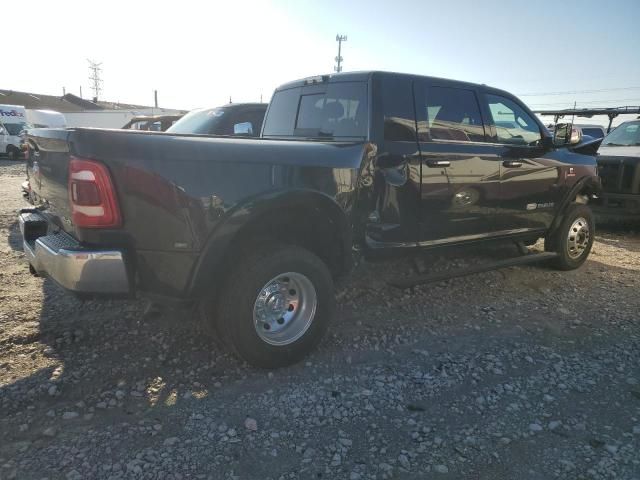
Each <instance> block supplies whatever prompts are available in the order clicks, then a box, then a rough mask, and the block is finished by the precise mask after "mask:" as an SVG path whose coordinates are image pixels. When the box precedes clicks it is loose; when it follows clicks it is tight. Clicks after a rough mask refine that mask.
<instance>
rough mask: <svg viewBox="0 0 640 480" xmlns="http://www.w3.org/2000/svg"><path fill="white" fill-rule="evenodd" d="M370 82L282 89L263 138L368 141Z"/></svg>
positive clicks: (271, 110) (272, 103) (265, 126)
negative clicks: (368, 85)
mask: <svg viewBox="0 0 640 480" xmlns="http://www.w3.org/2000/svg"><path fill="white" fill-rule="evenodd" d="M368 103H369V102H368V89H367V83H366V82H347V81H345V82H327V83H321V84H313V85H305V86H302V87H292V88H287V89H282V90H278V91H276V92H275V93H274V95H273V98H272V100H271V104H270V106H269V110H268V111H267V116H266V118H265V122H264V129H263V132H262V136H263V137H266V138H269V137H294V138H306V139H322V140H366V138H367V135H368V127H369V126H368V120H369V105H368Z"/></svg>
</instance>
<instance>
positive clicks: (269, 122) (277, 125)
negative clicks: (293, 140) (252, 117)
mask: <svg viewBox="0 0 640 480" xmlns="http://www.w3.org/2000/svg"><path fill="white" fill-rule="evenodd" d="M300 90H301V89H300V88H290V89H288V90H280V91H278V92H276V93H274V94H273V98H272V99H271V103H270V104H269V110H268V113H267V118H266V120H265V122H266V123H265V126H264V135H267V136H268V135H274V136H291V135H293V126H294V123H295V121H296V112H297V111H298V100H299V98H300Z"/></svg>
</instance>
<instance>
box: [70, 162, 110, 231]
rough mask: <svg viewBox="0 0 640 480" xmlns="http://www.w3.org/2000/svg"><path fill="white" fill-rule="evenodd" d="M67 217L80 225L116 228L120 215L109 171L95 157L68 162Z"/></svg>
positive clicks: (76, 224) (82, 226) (81, 226)
mask: <svg viewBox="0 0 640 480" xmlns="http://www.w3.org/2000/svg"><path fill="white" fill-rule="evenodd" d="M69 201H70V203H71V218H72V220H73V223H74V225H75V226H76V227H80V228H118V227H120V226H121V225H122V216H121V215H120V208H119V207H118V199H117V197H116V191H115V188H113V182H112V181H111V175H110V174H109V170H107V167H105V166H104V165H103V164H102V163H100V162H96V161H95V160H85V159H83V158H76V157H71V160H70V161H69Z"/></svg>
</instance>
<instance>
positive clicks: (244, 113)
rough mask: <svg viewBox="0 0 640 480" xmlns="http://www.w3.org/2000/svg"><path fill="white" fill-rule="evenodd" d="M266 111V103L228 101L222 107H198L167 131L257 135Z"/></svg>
mask: <svg viewBox="0 0 640 480" xmlns="http://www.w3.org/2000/svg"><path fill="white" fill-rule="evenodd" d="M266 111H267V104H266V103H230V104H228V105H224V106H222V107H216V108H200V109H197V110H192V111H191V112H189V113H187V114H186V115H185V116H184V117H182V118H181V119H180V120H178V121H177V122H176V123H174V124H173V125H172V126H171V128H169V129H168V130H167V133H191V134H199V135H242V136H248V137H257V136H259V135H260V130H261V129H262V121H263V120H264V114H265V112H266Z"/></svg>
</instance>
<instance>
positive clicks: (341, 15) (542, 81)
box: [0, 0, 640, 121]
mask: <svg viewBox="0 0 640 480" xmlns="http://www.w3.org/2000/svg"><path fill="white" fill-rule="evenodd" d="M28 10H29V11H28V12H23V13H22V14H20V16H21V19H20V20H21V21H12V22H6V23H5V22H3V34H2V35H3V36H5V38H7V39H11V41H10V42H8V43H7V44H5V46H9V47H10V50H11V51H12V53H10V54H9V55H8V57H7V56H5V61H3V68H2V70H3V71H2V73H0V88H2V89H13V90H20V91H27V92H31V93H41V94H54V95H56V94H59V95H62V91H63V87H64V88H66V91H67V92H71V93H75V94H79V90H80V86H82V91H83V95H84V97H85V98H89V97H91V96H92V92H91V89H90V81H89V79H88V77H89V69H88V62H87V59H91V60H94V61H97V62H101V63H102V69H103V70H102V79H103V91H102V93H101V95H100V98H101V99H103V100H109V101H117V102H122V103H135V104H142V105H153V91H154V90H158V100H159V105H160V106H161V107H167V108H179V109H191V108H196V107H212V106H217V105H222V104H225V103H227V102H228V101H229V98H231V99H232V101H233V102H245V101H259V100H260V98H262V99H263V100H264V101H268V100H269V98H270V97H271V94H272V92H273V90H274V88H276V87H277V86H278V85H279V84H282V83H284V82H287V81H290V80H293V79H297V78H302V77H306V76H311V75H318V74H325V73H331V72H332V71H333V67H334V65H335V61H334V57H335V56H336V54H337V42H336V41H335V37H336V34H338V33H340V34H344V35H347V38H348V40H347V41H346V42H345V43H344V44H343V52H342V56H343V58H344V63H343V67H344V71H356V70H388V71H400V72H408V73H415V74H421V75H433V76H439V77H445V78H454V79H459V80H466V81H471V82H477V83H486V84H488V85H491V86H494V87H498V88H503V89H505V90H508V91H510V92H512V93H515V94H516V95H518V96H520V97H521V98H522V100H523V101H525V102H526V103H527V104H528V105H529V106H530V107H532V108H537V109H543V108H544V109H556V108H565V107H572V106H573V105H574V102H576V103H577V106H578V107H599V106H618V105H640V50H639V48H638V47H639V46H640V28H639V27H638V24H639V21H640V0H609V1H607V2H603V1H602V0H598V1H592V0H586V1H574V0H564V1H549V0H540V1H535V2H532V1H530V0H529V1H523V0H511V1H505V0H499V1H496V0H484V1H482V2H480V1H477V0H476V1H473V0H456V1H454V2H443V1H442V0H440V1H431V0H417V1H409V0H395V1H393V2H390V1H378V0H368V1H359V0H352V1H346V0H343V1H334V0H323V1H304V0H298V1H295V2H294V1H290V2H287V1H278V0H273V1H267V0H264V1H251V0H242V1H229V2H218V1H215V0H209V1H194V0H181V1H179V2H177V1H175V0H172V1H159V0H156V1H144V0H138V1H133V0H129V1H120V0H109V1H103V0H101V1H97V0H96V1H94V0H84V1H72V0H57V1H50V0H30V1H29V2H28ZM5 18H6V17H5ZM7 27H8V28H7ZM18 39H20V40H19V41H18ZM5 53H7V51H5ZM7 58H13V59H15V65H14V68H11V69H7V68H6V66H7V62H6V59H7ZM601 121H602V120H601Z"/></svg>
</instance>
